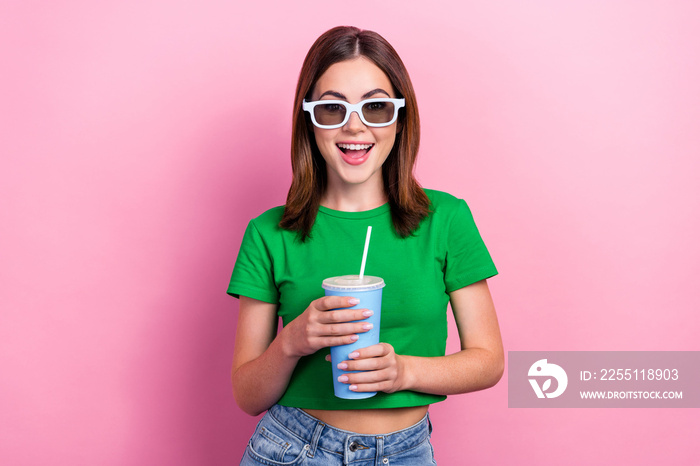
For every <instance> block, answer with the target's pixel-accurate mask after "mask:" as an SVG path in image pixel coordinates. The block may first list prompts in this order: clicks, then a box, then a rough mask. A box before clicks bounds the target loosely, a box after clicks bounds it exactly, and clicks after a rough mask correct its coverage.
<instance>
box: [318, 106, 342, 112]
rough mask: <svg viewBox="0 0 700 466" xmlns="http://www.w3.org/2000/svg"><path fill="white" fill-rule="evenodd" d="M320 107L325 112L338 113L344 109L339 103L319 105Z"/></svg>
mask: <svg viewBox="0 0 700 466" xmlns="http://www.w3.org/2000/svg"><path fill="white" fill-rule="evenodd" d="M321 107H322V109H323V111H324V112H326V113H340V112H342V111H343V110H345V108H344V107H343V106H342V105H340V104H324V105H321Z"/></svg>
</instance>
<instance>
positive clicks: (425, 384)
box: [398, 348, 504, 395]
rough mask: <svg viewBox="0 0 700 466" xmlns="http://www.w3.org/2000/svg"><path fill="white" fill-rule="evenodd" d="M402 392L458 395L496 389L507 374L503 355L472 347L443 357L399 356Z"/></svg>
mask: <svg viewBox="0 0 700 466" xmlns="http://www.w3.org/2000/svg"><path fill="white" fill-rule="evenodd" d="M398 357H399V359H400V361H401V363H400V364H401V366H403V367H402V371H403V374H402V375H403V377H402V378H403V380H404V383H402V387H401V389H402V390H413V391H417V392H423V393H432V394H435V395H454V394H457V393H467V392H474V391H477V390H483V389H485V388H489V387H492V386H494V385H496V383H497V382H498V381H499V380H500V379H501V376H502V375H503V368H504V361H503V353H502V352H500V351H490V350H487V349H483V348H469V349H465V350H462V351H460V352H458V353H454V354H450V355H448V356H440V357H432V358H428V357H418V356H406V355H401V356H398Z"/></svg>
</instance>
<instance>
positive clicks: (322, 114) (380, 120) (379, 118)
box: [302, 98, 406, 129]
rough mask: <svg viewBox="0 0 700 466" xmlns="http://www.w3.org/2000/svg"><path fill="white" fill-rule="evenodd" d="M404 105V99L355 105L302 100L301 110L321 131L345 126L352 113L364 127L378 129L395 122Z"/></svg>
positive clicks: (368, 101) (330, 101)
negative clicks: (309, 116) (355, 114)
mask: <svg viewBox="0 0 700 466" xmlns="http://www.w3.org/2000/svg"><path fill="white" fill-rule="evenodd" d="M405 105H406V99H389V98H382V99H367V100H363V101H361V102H358V103H356V104H351V103H348V102H345V101H343V100H318V101H316V102H307V101H306V100H304V102H303V103H302V109H303V110H304V111H305V112H309V114H311V121H312V122H313V124H314V126H316V127H317V128H321V129H335V128H340V127H341V126H345V124H346V123H347V122H348V120H349V119H350V114H351V113H352V112H355V113H357V115H358V116H359V117H360V120H361V121H362V123H364V124H365V125H366V126H373V127H375V128H379V127H382V126H389V125H390V124H392V123H393V122H395V121H396V118H397V117H398V115H399V109H400V108H401V107H404V106H405Z"/></svg>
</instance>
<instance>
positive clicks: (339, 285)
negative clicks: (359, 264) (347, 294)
mask: <svg viewBox="0 0 700 466" xmlns="http://www.w3.org/2000/svg"><path fill="white" fill-rule="evenodd" d="M321 286H322V287H323V289H324V290H333V291H360V290H362V291H371V290H378V289H380V288H384V286H385V283H384V280H383V279H382V278H380V277H372V276H369V275H365V276H364V277H362V280H360V276H359V275H342V276H340V277H330V278H326V279H325V280H323V284H322V285H321Z"/></svg>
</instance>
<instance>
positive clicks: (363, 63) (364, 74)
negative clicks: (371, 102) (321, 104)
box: [313, 56, 394, 100]
mask: <svg viewBox="0 0 700 466" xmlns="http://www.w3.org/2000/svg"><path fill="white" fill-rule="evenodd" d="M374 89H383V90H385V91H386V92H387V93H388V94H389V95H390V96H391V97H394V93H393V86H392V85H391V81H389V77H388V76H387V75H386V73H384V72H383V71H382V70H381V68H379V67H378V66H377V65H375V64H374V62H372V61H371V60H369V59H368V58H365V57H363V56H360V57H357V58H353V59H352V60H345V61H341V62H338V63H334V64H333V65H331V66H330V67H329V68H328V69H327V70H326V71H325V72H324V73H323V74H322V75H321V77H320V78H318V81H316V85H315V86H314V91H313V98H314V99H316V98H318V97H319V96H320V95H321V94H323V93H324V92H326V91H335V92H340V93H341V94H344V95H345V96H346V97H347V98H348V99H350V100H355V99H359V98H360V97H361V96H362V95H363V94H365V93H367V92H368V91H372V90H374Z"/></svg>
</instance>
